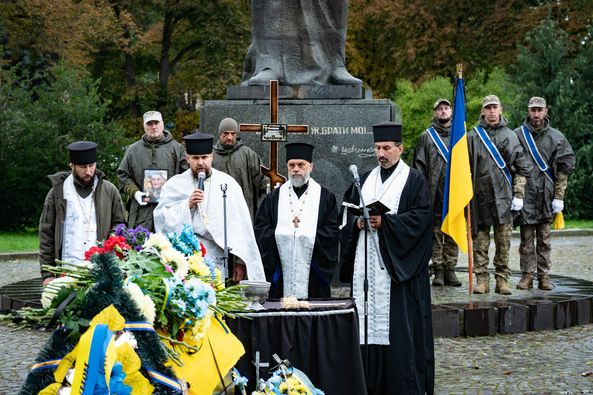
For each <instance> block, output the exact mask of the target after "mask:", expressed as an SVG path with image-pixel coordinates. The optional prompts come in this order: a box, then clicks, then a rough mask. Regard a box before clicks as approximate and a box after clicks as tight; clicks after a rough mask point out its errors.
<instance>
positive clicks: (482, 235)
mask: <svg viewBox="0 0 593 395" xmlns="http://www.w3.org/2000/svg"><path fill="white" fill-rule="evenodd" d="M506 125H507V120H506V119H505V118H504V117H503V116H502V104H501V102H500V99H499V98H498V97H496V96H494V95H489V96H486V97H484V99H483V100H482V113H481V116H480V121H479V124H478V126H477V127H476V128H474V129H473V130H471V131H470V132H469V133H468V148H469V157H470V162H471V163H470V165H471V172H472V182H473V190H474V198H473V199H472V202H471V209H472V231H473V233H474V241H473V249H474V254H473V255H474V264H475V266H474V273H475V274H476V282H477V284H476V286H475V287H474V290H473V292H474V293H476V294H483V293H488V292H490V286H489V281H490V276H489V274H488V261H489V258H488V247H489V246H490V228H491V227H493V228H494V244H495V246H496V252H495V254H494V268H495V277H496V288H495V292H497V293H500V294H504V295H510V294H511V293H512V291H511V289H510V287H509V284H508V278H509V276H510V274H511V270H510V269H509V250H510V247H511V232H512V227H513V216H512V214H511V212H515V213H517V212H518V211H520V210H521V208H522V207H523V196H524V191H525V183H526V177H528V176H529V174H530V173H531V167H532V166H531V162H530V161H529V160H528V158H527V157H526V156H525V152H524V151H523V147H522V146H521V144H520V143H519V139H518V138H517V134H516V133H513V131H512V130H510V129H509V128H508V127H507V126H506ZM479 130H480V131H483V134H482V135H480V134H479V133H478V131H479ZM489 144H491V146H490V149H489V148H488V147H489ZM493 147H494V148H493ZM497 161H500V162H497Z"/></svg>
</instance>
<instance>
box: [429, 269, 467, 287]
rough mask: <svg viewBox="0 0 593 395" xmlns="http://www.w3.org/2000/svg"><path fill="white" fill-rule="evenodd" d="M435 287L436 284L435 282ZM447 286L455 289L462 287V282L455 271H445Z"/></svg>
mask: <svg viewBox="0 0 593 395" xmlns="http://www.w3.org/2000/svg"><path fill="white" fill-rule="evenodd" d="M433 285H434V282H433ZM445 285H451V286H453V287H461V281H459V279H458V278H457V276H456V275H455V270H453V269H445Z"/></svg>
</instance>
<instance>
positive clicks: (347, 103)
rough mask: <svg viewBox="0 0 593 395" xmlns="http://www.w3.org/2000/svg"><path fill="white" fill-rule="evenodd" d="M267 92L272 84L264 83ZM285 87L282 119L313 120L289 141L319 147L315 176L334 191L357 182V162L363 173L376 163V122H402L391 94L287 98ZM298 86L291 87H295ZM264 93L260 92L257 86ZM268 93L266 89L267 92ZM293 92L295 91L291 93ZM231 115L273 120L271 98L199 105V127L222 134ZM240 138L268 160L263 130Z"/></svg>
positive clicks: (293, 122)
mask: <svg viewBox="0 0 593 395" xmlns="http://www.w3.org/2000/svg"><path fill="white" fill-rule="evenodd" d="M260 88H261V89H260V90H261V92H260V93H262V92H264V91H265V89H263V88H267V87H260ZM284 88H287V87H283V86H280V89H279V97H280V100H279V105H278V121H279V123H283V124H289V125H309V133H308V134H307V135H303V134H289V136H288V141H287V142H307V143H309V144H313V145H314V146H315V151H314V152H313V163H314V169H313V173H312V176H313V178H315V180H316V181H317V182H319V183H320V184H321V185H323V186H325V187H327V188H329V189H330V190H331V191H332V192H334V193H335V194H336V196H337V198H338V201H341V198H342V194H343V193H344V191H345V190H346V189H347V187H348V186H349V185H350V184H351V182H352V176H351V175H350V173H349V171H348V167H349V166H350V165H351V164H356V165H357V166H358V169H359V173H361V174H362V173H363V172H364V171H366V170H370V169H371V168H373V167H375V166H376V165H377V161H376V160H375V156H374V155H375V154H374V145H373V134H372V133H373V131H372V125H374V124H376V123H380V122H386V121H396V122H397V121H401V115H400V112H399V109H397V107H396V105H395V104H394V103H393V102H392V101H391V100H387V99H376V100H372V99H343V100H338V99H318V100H311V99H302V100H294V99H286V100H283V99H282V92H283V89H284ZM293 91H294V90H291V92H293ZM258 92H259V91H258ZM264 93H265V92H264ZM289 93H290V92H289ZM226 117H231V118H234V119H235V120H237V122H239V123H270V105H269V101H268V100H211V101H206V102H205V103H204V105H203V106H202V107H201V109H200V131H203V132H206V133H212V134H214V135H215V139H217V138H218V124H219V123H220V121H221V120H222V119H223V118H226ZM240 137H241V141H242V142H243V143H245V144H246V145H247V146H249V147H250V148H252V149H253V150H254V151H256V152H257V153H258V154H259V155H260V156H261V157H262V159H263V162H264V165H268V164H269V163H270V162H269V157H268V155H269V154H268V151H269V143H264V142H262V141H261V140H260V134H259V133H249V132H241V133H240ZM283 145H284V144H283V143H280V144H279V149H278V154H279V155H278V158H279V159H278V163H279V173H281V174H282V175H284V176H286V161H285V151H284V147H283Z"/></svg>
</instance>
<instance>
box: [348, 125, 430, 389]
mask: <svg viewBox="0 0 593 395" xmlns="http://www.w3.org/2000/svg"><path fill="white" fill-rule="evenodd" d="M373 134H374V139H375V153H376V156H377V160H378V162H379V166H377V167H376V168H374V169H373V170H371V171H369V172H366V173H364V174H363V175H362V177H361V179H360V183H361V191H362V195H363V198H364V199H363V200H364V203H365V204H366V205H367V206H368V205H370V204H371V203H374V202H375V201H380V202H381V203H383V205H385V206H386V208H387V209H388V211H387V209H385V210H383V211H386V212H385V213H383V214H380V215H371V216H370V225H371V229H370V230H368V231H367V232H368V236H367V238H366V239H367V240H368V241H367V243H368V244H367V268H368V269H367V279H368V284H369V291H368V294H367V300H368V303H367V306H368V323H367V324H368V330H365V315H364V311H365V309H364V302H365V294H364V279H365V246H364V243H365V231H364V230H363V229H364V222H363V220H362V218H361V217H360V216H358V215H355V214H353V213H352V210H350V209H348V210H345V212H344V213H343V214H344V215H343V223H342V225H343V227H342V235H341V238H342V239H341V241H342V244H341V248H342V250H341V262H342V268H341V272H340V278H341V280H342V281H344V282H352V293H353V296H354V298H355V300H356V305H357V308H358V312H359V318H360V322H359V323H360V325H359V326H360V339H361V345H362V353H363V361H365V366H366V369H367V389H368V393H369V395H372V394H382V395H386V394H425V393H428V394H432V393H433V391H434V340H433V333H432V317H431V314H432V313H431V301H430V284H429V277H428V261H429V260H430V255H431V243H432V233H431V229H432V210H431V196H430V191H429V189H428V186H427V184H426V180H425V179H424V177H423V176H422V174H421V173H420V172H419V171H418V170H416V169H412V168H410V167H409V166H408V165H407V164H406V163H404V161H403V160H401V159H400V156H401V154H402V152H403V145H402V144H401V141H402V133H401V125H398V124H394V123H392V122H387V123H383V124H379V125H375V126H373ZM344 202H349V203H352V204H354V205H357V206H359V205H360V204H361V202H360V194H359V192H358V190H357V188H356V186H355V184H353V185H352V186H351V187H350V188H349V189H348V190H347V191H346V193H345V195H344ZM371 214H373V213H371ZM373 238H375V239H376V240H378V249H379V251H378V252H377V251H376V249H375V247H374V245H375V244H374V243H373V242H372V239H373ZM380 259H381V260H382V262H383V264H384V267H385V269H381V265H380V262H379V260H380ZM365 338H366V345H365ZM367 352H368V354H367ZM367 358H368V360H367Z"/></svg>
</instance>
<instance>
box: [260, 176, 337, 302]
mask: <svg viewBox="0 0 593 395" xmlns="http://www.w3.org/2000/svg"><path fill="white" fill-rule="evenodd" d="M307 187H308V185H307ZM294 190H295V192H296V193H297V195H298V196H300V195H301V194H302V193H303V192H304V191H305V190H306V188H305V187H302V188H294ZM279 196H280V188H276V189H275V190H274V191H272V192H271V193H270V194H268V196H266V198H265V199H264V200H263V202H262V203H261V205H260V207H259V209H258V210H257V215H256V217H255V238H256V240H257V245H258V247H259V251H260V253H261V258H262V262H263V264H264V270H265V271H266V279H267V280H268V281H269V282H270V283H271V284H272V285H271V287H270V298H281V297H282V296H283V282H282V266H281V263H280V256H279V254H278V246H277V245H276V238H275V236H274V232H275V231H276V224H277V222H278V198H279ZM284 214H285V215H289V214H288V213H284ZM339 239H340V231H339V229H338V203H337V201H336V197H335V196H334V194H333V193H331V192H330V191H329V190H328V189H326V188H324V187H321V196H320V197H319V212H318V219H317V235H316V238H315V245H314V246H313V256H312V257H311V269H310V272H309V298H329V297H330V296H331V290H330V285H331V280H332V276H333V273H334V271H335V269H336V266H337V264H338V244H339Z"/></svg>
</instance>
